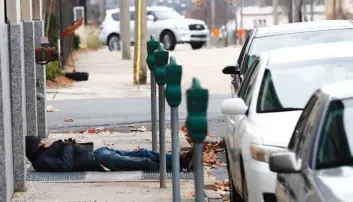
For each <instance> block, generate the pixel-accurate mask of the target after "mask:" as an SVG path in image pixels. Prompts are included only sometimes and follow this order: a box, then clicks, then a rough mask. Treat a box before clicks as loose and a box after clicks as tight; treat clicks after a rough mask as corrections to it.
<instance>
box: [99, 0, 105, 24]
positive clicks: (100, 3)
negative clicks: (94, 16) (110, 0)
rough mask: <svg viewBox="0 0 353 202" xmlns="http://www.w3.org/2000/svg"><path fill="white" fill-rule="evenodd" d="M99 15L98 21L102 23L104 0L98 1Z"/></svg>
mask: <svg viewBox="0 0 353 202" xmlns="http://www.w3.org/2000/svg"><path fill="white" fill-rule="evenodd" d="M99 14H100V15H99V16H100V22H101V23H102V22H103V21H104V18H105V0H100V1H99Z"/></svg>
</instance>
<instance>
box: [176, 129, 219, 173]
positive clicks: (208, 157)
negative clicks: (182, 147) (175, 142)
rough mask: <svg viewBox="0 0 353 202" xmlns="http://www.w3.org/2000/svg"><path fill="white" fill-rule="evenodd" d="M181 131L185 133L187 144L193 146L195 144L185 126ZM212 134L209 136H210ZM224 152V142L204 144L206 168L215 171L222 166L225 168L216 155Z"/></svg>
mask: <svg viewBox="0 0 353 202" xmlns="http://www.w3.org/2000/svg"><path fill="white" fill-rule="evenodd" d="M181 131H182V132H183V133H184V135H185V137H186V140H187V142H188V143H189V144H190V145H191V146H192V145H193V142H192V140H191V138H190V136H189V134H188V132H187V129H186V127H185V126H182V127H181ZM209 135H210V134H208V136H209ZM222 151H224V142H223V141H213V142H204V144H203V158H204V164H205V166H207V167H209V168H210V169H214V168H217V167H220V166H225V163H224V162H221V161H218V160H217V156H216V154H217V153H218V152H222Z"/></svg>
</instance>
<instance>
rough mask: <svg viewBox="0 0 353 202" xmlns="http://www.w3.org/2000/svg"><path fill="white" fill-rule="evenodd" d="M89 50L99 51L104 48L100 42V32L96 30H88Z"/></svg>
mask: <svg viewBox="0 0 353 202" xmlns="http://www.w3.org/2000/svg"><path fill="white" fill-rule="evenodd" d="M86 30H87V31H86V32H87V48H88V49H94V50H95V49H99V48H100V47H102V45H103V44H102V43H101V42H100V41H99V30H98V29H94V28H87V29H86Z"/></svg>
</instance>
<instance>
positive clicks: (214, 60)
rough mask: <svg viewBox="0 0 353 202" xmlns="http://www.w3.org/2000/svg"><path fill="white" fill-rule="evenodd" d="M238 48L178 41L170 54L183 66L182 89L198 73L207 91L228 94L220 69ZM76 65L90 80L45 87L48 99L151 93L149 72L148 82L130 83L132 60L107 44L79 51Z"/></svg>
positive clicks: (231, 61)
mask: <svg viewBox="0 0 353 202" xmlns="http://www.w3.org/2000/svg"><path fill="white" fill-rule="evenodd" d="M239 52H240V47H235V46H229V47H227V48H203V49H200V50H191V48H190V47H189V46H188V45H179V46H178V49H177V50H175V51H172V52H170V56H174V57H175V58H176V60H177V63H178V64H180V65H182V66H183V76H182V89H183V92H185V90H186V89H188V88H189V87H190V86H191V83H192V78H193V77H197V78H199V79H200V81H201V85H202V86H203V87H205V88H208V89H209V92H210V94H229V92H230V90H229V86H230V80H229V76H228V75H223V74H222V73H221V71H222V69H223V68H224V67H225V66H227V65H234V64H235V62H236V60H237V55H238V54H239ZM132 58H133V56H132ZM75 67H76V70H77V71H83V72H88V73H89V80H88V81H84V82H77V83H74V86H73V87H71V88H65V89H47V99H48V100H63V99H83V98H87V99H93V98H121V97H149V96H150V86H149V83H150V81H149V72H148V75H147V78H148V79H147V85H140V86H136V85H133V60H123V59H121V52H109V51H108V50H107V49H106V48H104V49H101V50H98V51H90V52H80V53H77V56H76V61H75Z"/></svg>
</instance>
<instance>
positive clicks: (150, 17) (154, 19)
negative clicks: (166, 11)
mask: <svg viewBox="0 0 353 202" xmlns="http://www.w3.org/2000/svg"><path fill="white" fill-rule="evenodd" d="M147 20H148V21H156V18H155V17H154V16H153V15H147Z"/></svg>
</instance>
